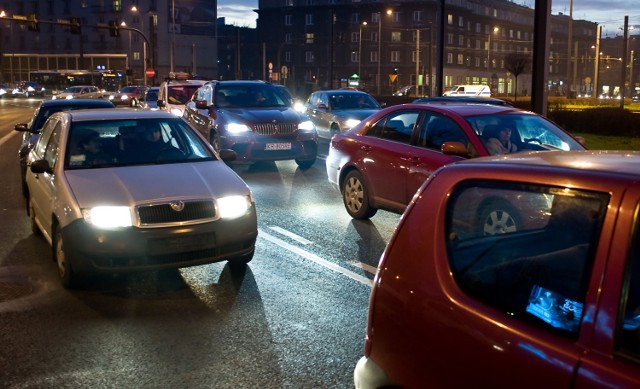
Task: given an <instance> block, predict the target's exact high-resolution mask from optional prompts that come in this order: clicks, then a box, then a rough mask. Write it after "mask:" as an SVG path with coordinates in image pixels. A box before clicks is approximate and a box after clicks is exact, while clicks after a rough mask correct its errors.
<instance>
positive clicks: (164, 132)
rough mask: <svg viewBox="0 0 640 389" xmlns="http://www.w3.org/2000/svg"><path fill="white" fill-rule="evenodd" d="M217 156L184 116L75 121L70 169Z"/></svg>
mask: <svg viewBox="0 0 640 389" xmlns="http://www.w3.org/2000/svg"><path fill="white" fill-rule="evenodd" d="M215 159H216V156H215V154H213V152H212V151H211V150H210V149H209V147H208V146H207V145H206V143H205V142H204V141H202V139H200V138H199V137H198V136H197V135H196V133H195V131H194V130H193V129H192V128H191V127H189V125H188V124H187V123H186V122H184V121H183V120H182V119H180V118H175V119H172V118H171V119H170V118H167V119H134V120H99V121H83V122H74V123H72V124H71V127H70V129H69V136H68V137H67V149H66V153H65V168H66V169H95V168H103V167H116V166H128V165H144V164H162V163H180V162H197V161H211V160H215Z"/></svg>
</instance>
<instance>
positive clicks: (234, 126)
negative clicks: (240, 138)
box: [227, 123, 251, 134]
mask: <svg viewBox="0 0 640 389" xmlns="http://www.w3.org/2000/svg"><path fill="white" fill-rule="evenodd" d="M227 131H229V132H230V133H232V134H239V133H241V132H250V131H251V128H249V126H247V125H246V124H241V123H229V124H227Z"/></svg>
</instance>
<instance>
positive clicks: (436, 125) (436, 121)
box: [418, 113, 469, 151]
mask: <svg viewBox="0 0 640 389" xmlns="http://www.w3.org/2000/svg"><path fill="white" fill-rule="evenodd" d="M444 142H461V143H463V144H464V145H465V146H467V145H468V144H469V140H468V139H467V136H466V135H465V134H464V131H462V128H460V126H458V124H457V123H456V122H454V121H453V120H452V119H450V118H448V117H446V116H443V115H440V114H437V113H431V114H429V116H427V117H425V120H423V121H422V126H421V128H420V134H419V137H418V145H419V146H422V147H426V148H429V149H434V150H438V151H440V150H441V149H442V144H443V143H444Z"/></svg>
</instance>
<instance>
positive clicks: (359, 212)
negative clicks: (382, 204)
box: [341, 170, 378, 220]
mask: <svg viewBox="0 0 640 389" xmlns="http://www.w3.org/2000/svg"><path fill="white" fill-rule="evenodd" d="M341 189H342V190H341V192H342V200H343V202H344V207H345V208H346V210H347V213H349V215H351V217H352V218H354V219H358V220H366V219H369V218H371V217H372V216H373V215H375V214H376V212H378V209H377V208H374V207H372V206H371V205H370V204H369V190H368V189H367V187H366V185H365V183H364V180H363V178H362V174H360V172H358V171H357V170H352V171H351V172H349V173H348V174H347V177H346V178H345V179H344V182H343V183H342V188H341Z"/></svg>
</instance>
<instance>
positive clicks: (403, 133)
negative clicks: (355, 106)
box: [367, 111, 420, 144]
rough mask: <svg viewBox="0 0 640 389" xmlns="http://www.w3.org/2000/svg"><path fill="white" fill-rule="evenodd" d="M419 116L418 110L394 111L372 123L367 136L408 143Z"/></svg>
mask: <svg viewBox="0 0 640 389" xmlns="http://www.w3.org/2000/svg"><path fill="white" fill-rule="evenodd" d="M419 116H420V112H419V111H396V112H394V113H392V114H391V115H389V116H386V117H385V118H383V119H381V120H380V121H378V122H377V123H376V124H374V125H373V126H372V127H371V128H370V129H369V131H368V132H367V136H373V137H377V138H382V139H387V140H392V141H394V142H400V143H406V144H409V143H411V135H412V133H413V128H414V127H415V124H416V122H417V121H418V117H419Z"/></svg>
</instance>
